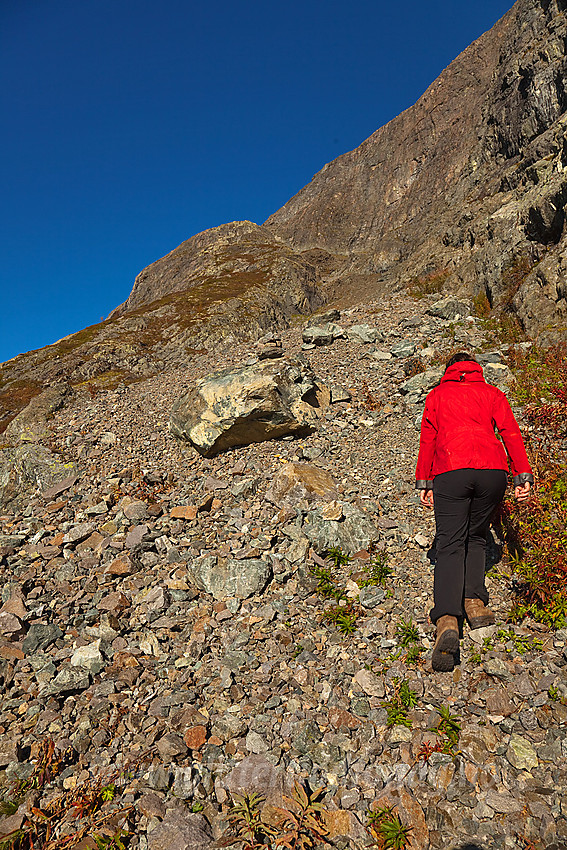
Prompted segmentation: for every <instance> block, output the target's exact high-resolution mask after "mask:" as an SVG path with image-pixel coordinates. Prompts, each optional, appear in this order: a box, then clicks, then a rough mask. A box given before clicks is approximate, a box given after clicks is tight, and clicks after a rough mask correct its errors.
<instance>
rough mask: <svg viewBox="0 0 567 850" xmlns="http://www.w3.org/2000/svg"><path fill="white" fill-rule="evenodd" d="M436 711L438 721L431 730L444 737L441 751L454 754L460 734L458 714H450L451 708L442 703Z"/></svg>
mask: <svg viewBox="0 0 567 850" xmlns="http://www.w3.org/2000/svg"><path fill="white" fill-rule="evenodd" d="M437 713H438V715H439V722H438V723H437V726H435V727H433V729H432V731H433V732H436V733H437V735H439V736H441V737H442V739H444V740H443V743H442V749H441V752H444V753H448V754H449V755H455V750H456V747H457V745H458V743H459V736H460V734H461V724H460V723H459V716H458V715H457V714H451V710H450V709H449V707H448V706H446V705H442V706H441V707H440V708H438V709H437Z"/></svg>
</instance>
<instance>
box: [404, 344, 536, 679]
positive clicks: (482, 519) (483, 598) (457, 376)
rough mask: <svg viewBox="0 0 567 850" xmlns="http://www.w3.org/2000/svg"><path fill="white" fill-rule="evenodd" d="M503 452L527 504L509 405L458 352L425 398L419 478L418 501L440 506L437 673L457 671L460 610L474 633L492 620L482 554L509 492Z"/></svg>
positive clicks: (520, 446) (524, 464)
mask: <svg viewBox="0 0 567 850" xmlns="http://www.w3.org/2000/svg"><path fill="white" fill-rule="evenodd" d="M495 428H497V429H498V433H499V435H500V437H501V439H502V442H501V441H500V440H499V439H498V437H497V436H496V434H495ZM502 443H503V444H504V445H503V444H502ZM504 447H506V448H504ZM506 452H508V456H509V458H510V465H511V469H512V474H513V476H514V487H515V496H516V498H517V499H518V500H519V501H524V500H525V499H527V498H528V496H529V493H530V488H531V486H532V485H533V481H534V478H533V474H532V470H531V468H530V464H529V461H528V458H527V455H526V450H525V448H524V443H523V440H522V435H521V434H520V429H519V428H518V424H517V422H516V420H515V419H514V414H513V413H512V410H511V409H510V405H509V404H508V400H507V398H506V396H505V395H504V393H503V392H502V391H501V390H499V389H497V387H494V386H492V385H491V384H487V383H486V382H485V380H484V375H483V372H482V367H481V366H480V365H479V364H478V363H477V361H476V360H475V359H474V357H472V356H471V355H470V354H465V353H461V354H455V355H454V356H453V357H451V359H450V360H449V362H448V363H447V367H446V369H445V374H444V375H443V377H442V378H441V381H440V383H439V384H438V386H436V387H435V388H434V389H433V390H431V392H430V393H429V395H428V396H427V400H426V402H425V410H424V412H423V418H422V421H421V440H420V446H419V457H418V461H417V469H416V473H415V477H416V485H415V486H416V488H418V489H419V490H420V502H421V504H422V505H424V507H427V508H434V509H435V523H436V529H437V534H436V541H437V558H436V564H435V576H434V607H433V610H432V611H431V619H432V621H433V622H434V623H435V624H436V625H437V635H436V640H435V646H434V649H433V657H432V665H433V669H434V670H440V671H445V672H447V671H450V670H452V669H453V667H454V666H455V656H456V654H457V652H458V649H459V619H462V617H463V607H464V616H465V617H466V619H467V621H468V622H469V625H470V626H471V628H473V629H474V628H480V627H481V626H488V625H491V624H492V623H494V614H493V613H492V611H490V609H489V608H487V603H488V593H487V590H486V585H485V581H484V569H485V550H486V538H487V535H488V528H489V524H490V517H491V515H492V512H493V511H494V508H495V507H496V506H497V505H498V504H499V503H500V501H501V500H502V498H503V496H504V492H505V490H506V484H507V480H508V456H507V454H506Z"/></svg>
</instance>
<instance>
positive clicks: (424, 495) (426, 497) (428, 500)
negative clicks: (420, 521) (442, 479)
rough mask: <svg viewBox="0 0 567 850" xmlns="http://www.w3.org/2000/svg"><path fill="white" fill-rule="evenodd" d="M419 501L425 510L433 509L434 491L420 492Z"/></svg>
mask: <svg viewBox="0 0 567 850" xmlns="http://www.w3.org/2000/svg"><path fill="white" fill-rule="evenodd" d="M419 501H420V502H421V504H422V505H423V507H424V508H432V507H433V490H420V491H419Z"/></svg>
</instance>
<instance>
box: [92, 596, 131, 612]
mask: <svg viewBox="0 0 567 850" xmlns="http://www.w3.org/2000/svg"><path fill="white" fill-rule="evenodd" d="M130 605H131V602H130V600H129V599H128V597H127V596H126V595H125V594H124V593H121V592H120V591H118V590H114V591H112V593H107V594H106V596H103V597H102V599H101V600H100V602H99V603H98V605H97V608H98V609H99V611H110V613H111V614H114V615H115V616H116V615H118V614H121V613H122V612H123V611H125V610H126V609H127V608H130Z"/></svg>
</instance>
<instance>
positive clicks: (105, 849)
mask: <svg viewBox="0 0 567 850" xmlns="http://www.w3.org/2000/svg"><path fill="white" fill-rule="evenodd" d="M125 834H126V833H123V832H122V830H118V832H116V833H115V834H114V835H93V839H94V842H95V844H96V846H97V850H126V845H125V844H124V842H123V841H122V838H123V837H124V835H125Z"/></svg>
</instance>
